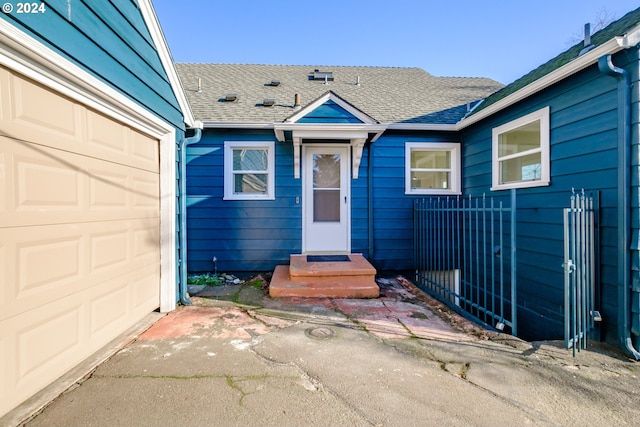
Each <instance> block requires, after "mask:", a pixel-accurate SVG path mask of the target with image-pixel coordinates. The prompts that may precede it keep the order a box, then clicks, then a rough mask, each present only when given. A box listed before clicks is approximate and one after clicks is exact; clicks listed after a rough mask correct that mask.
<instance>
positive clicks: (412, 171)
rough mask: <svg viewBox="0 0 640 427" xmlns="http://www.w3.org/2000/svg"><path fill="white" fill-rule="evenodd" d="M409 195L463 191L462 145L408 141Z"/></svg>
mask: <svg viewBox="0 0 640 427" xmlns="http://www.w3.org/2000/svg"><path fill="white" fill-rule="evenodd" d="M405 194H416V195H421V194H425V195H426V194H460V144H457V143H433V142H407V143H406V144H405Z"/></svg>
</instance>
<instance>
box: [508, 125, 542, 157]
mask: <svg viewBox="0 0 640 427" xmlns="http://www.w3.org/2000/svg"><path fill="white" fill-rule="evenodd" d="M498 146H499V149H498V157H504V156H508V155H510V154H517V153H522V152H523V151H527V150H532V149H534V148H540V120H536V121H535V122H532V123H528V124H526V125H524V126H521V127H519V128H516V129H514V130H511V131H509V132H505V133H503V134H501V135H500V136H499V139H498Z"/></svg>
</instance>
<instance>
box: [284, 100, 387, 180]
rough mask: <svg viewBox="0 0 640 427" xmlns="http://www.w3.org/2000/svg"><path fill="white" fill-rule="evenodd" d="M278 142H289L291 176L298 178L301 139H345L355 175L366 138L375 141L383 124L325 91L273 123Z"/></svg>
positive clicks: (354, 175)
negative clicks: (292, 158)
mask: <svg viewBox="0 0 640 427" xmlns="http://www.w3.org/2000/svg"><path fill="white" fill-rule="evenodd" d="M273 129H274V132H275V134H276V138H277V139H278V141H280V142H284V141H286V140H290V141H292V143H293V155H294V177H295V178H300V146H301V145H302V141H303V140H305V139H322V140H327V139H334V140H348V141H349V142H350V144H351V147H352V148H353V157H352V171H351V173H352V177H353V178H354V179H357V178H358V170H359V168H360V161H361V159H362V150H363V148H364V144H365V143H366V142H367V141H375V140H376V139H377V138H378V137H379V136H380V135H381V134H382V132H384V131H385V129H386V125H384V124H380V123H378V122H377V121H376V120H374V119H373V118H372V117H370V116H368V115H367V114H365V113H363V112H362V111H360V110H359V109H357V108H356V107H354V106H353V105H351V104H350V103H348V102H347V101H345V100H344V99H342V98H340V97H339V96H338V95H337V94H335V93H334V92H332V91H329V92H327V93H325V94H324V95H322V96H321V97H319V98H318V99H316V100H314V101H312V102H311V103H309V105H307V106H305V107H304V108H302V107H300V108H299V111H297V112H296V113H294V114H293V115H291V116H290V117H288V118H286V119H285V120H284V122H281V123H274V124H273Z"/></svg>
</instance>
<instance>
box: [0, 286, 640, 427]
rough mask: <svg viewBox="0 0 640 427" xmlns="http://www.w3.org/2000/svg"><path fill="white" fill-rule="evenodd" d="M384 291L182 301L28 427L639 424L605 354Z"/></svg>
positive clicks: (411, 293)
mask: <svg viewBox="0 0 640 427" xmlns="http://www.w3.org/2000/svg"><path fill="white" fill-rule="evenodd" d="M381 288H382V289H383V293H384V295H383V297H381V298H379V299H376V300H329V299H322V300H304V299H279V300H274V299H271V298H268V297H266V296H265V294H264V292H262V291H261V290H260V289H257V288H256V287H248V286H242V287H238V288H237V289H228V290H226V291H225V292H222V291H218V292H219V293H220V295H228V298H227V300H225V297H221V296H220V295H218V296H216V298H215V299H211V298H210V297H209V298H201V297H197V296H196V297H193V302H194V305H192V306H188V307H181V308H180V309H178V310H176V311H175V312H173V313H170V314H168V315H167V316H164V317H163V318H161V319H160V320H159V321H157V322H156V323H155V324H154V325H153V326H152V327H151V328H149V329H148V330H147V331H146V332H144V333H142V334H141V335H140V336H139V338H138V339H137V340H136V341H135V342H132V343H130V344H129V345H128V346H126V347H124V348H122V349H121V350H120V351H118V352H117V353H116V354H114V355H113V357H111V358H110V359H109V360H108V361H107V362H105V363H103V364H101V365H100V366H98V367H97V368H96V369H95V371H94V372H93V374H92V375H91V376H90V377H89V378H88V379H86V380H84V381H83V382H81V383H80V384H79V385H78V386H76V387H75V388H74V389H73V390H71V391H69V392H67V393H64V394H62V395H61V396H60V397H58V398H57V399H56V400H54V401H53V402H52V403H51V404H50V405H49V406H48V407H46V408H45V409H44V410H43V411H42V412H41V413H40V414H39V415H37V416H36V417H34V418H33V419H31V420H30V421H29V422H27V423H26V424H25V425H27V426H30V427H31V426H69V425H74V426H76V425H77V426H80V425H92V426H112V425H149V426H155V425H158V426H160V425H162V426H173V425H176V426H178V425H180V426H191V425H193V426H200V425H216V426H240V425H243V426H246V425H250V426H254V425H255V426H329V425H330V426H412V425H416V426H417V425H436V424H437V425H476V426H485V425H486V426H489V425H491V426H493V425H497V424H500V425H543V426H554V425H563V426H564V425H575V426H578V425H584V424H587V423H588V424H593V425H614V424H615V425H632V424H637V422H636V420H637V419H638V418H639V417H640V407H639V406H638V404H637V402H638V401H640V393H639V391H638V390H639V387H638V384H639V381H638V375H639V373H640V371H639V365H638V364H637V363H634V362H631V361H630V360H628V359H627V358H626V357H624V356H623V355H621V354H619V353H616V352H615V351H614V350H612V349H610V348H608V347H606V346H602V345H594V346H592V348H590V349H589V350H587V351H582V352H581V353H579V354H578V356H577V357H576V358H573V357H572V355H571V352H570V351H568V350H565V349H563V348H561V347H560V346H559V345H557V344H556V343H527V342H523V341H521V340H518V339H516V338H513V337H509V336H506V335H503V334H499V333H495V332H490V331H486V330H484V329H482V328H480V327H478V326H477V325H475V324H473V323H470V322H468V321H466V320H465V319H463V318H460V317H459V316H457V315H455V313H452V312H450V311H448V310H446V308H445V307H443V306H442V305H440V304H439V303H437V302H435V301H433V300H431V299H429V298H428V297H427V296H425V295H424V294H421V293H420V292H419V291H417V290H416V289H415V288H413V287H411V286H410V284H408V283H406V282H404V281H403V280H402V279H401V278H400V279H398V280H393V279H391V280H387V281H386V282H384V283H382V284H381ZM312 328H321V332H319V333H318V334H316V335H313V334H309V330H310V329H312ZM329 331H330V332H331V333H329ZM5 419H6V418H3V419H2V420H0V424H1V425H4V424H2V422H3V421H4V420H5ZM7 425H13V424H7Z"/></svg>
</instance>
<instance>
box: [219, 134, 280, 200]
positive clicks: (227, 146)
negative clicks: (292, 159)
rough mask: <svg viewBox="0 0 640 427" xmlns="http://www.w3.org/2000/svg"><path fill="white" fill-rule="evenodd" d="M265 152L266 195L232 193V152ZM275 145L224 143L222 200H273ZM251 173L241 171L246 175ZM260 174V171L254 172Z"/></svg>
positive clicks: (258, 142)
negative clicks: (239, 150) (246, 150)
mask: <svg viewBox="0 0 640 427" xmlns="http://www.w3.org/2000/svg"><path fill="white" fill-rule="evenodd" d="M237 149H248V150H256V149H266V150H267V170H266V171H265V173H266V174H267V192H266V194H255V193H234V191H233V189H234V185H233V184H234V179H233V177H234V170H233V150H237ZM275 158H276V156H275V143H274V142H273V141H225V143H224V200H275V198H276V197H275V195H276V193H275V173H276V168H275ZM247 172H251V171H243V173H247ZM256 172H262V171H256Z"/></svg>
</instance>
